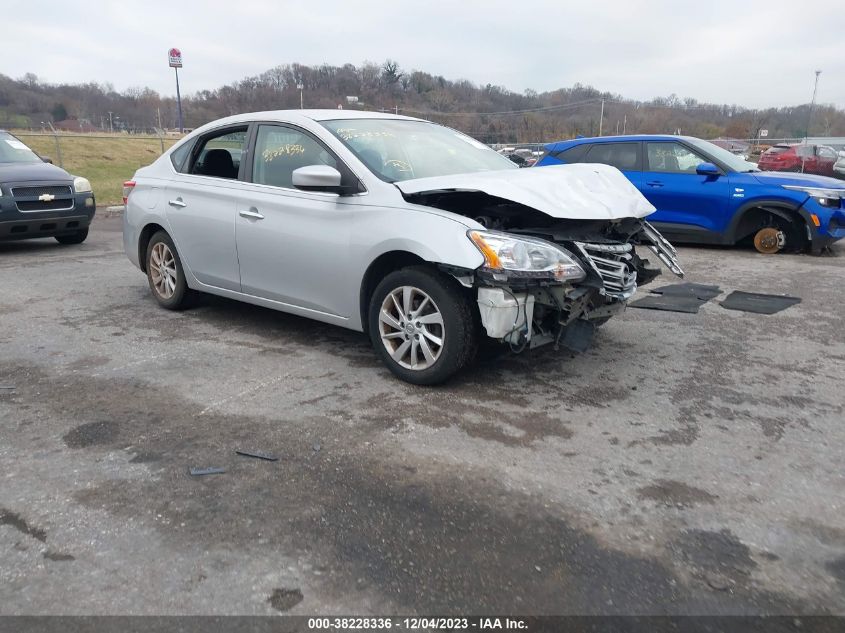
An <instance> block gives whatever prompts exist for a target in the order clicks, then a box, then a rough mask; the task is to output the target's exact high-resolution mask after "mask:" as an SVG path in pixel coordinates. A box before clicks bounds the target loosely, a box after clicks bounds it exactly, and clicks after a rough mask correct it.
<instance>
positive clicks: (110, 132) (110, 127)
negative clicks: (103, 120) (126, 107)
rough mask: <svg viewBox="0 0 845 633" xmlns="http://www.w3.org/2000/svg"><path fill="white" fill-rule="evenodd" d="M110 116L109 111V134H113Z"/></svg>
mask: <svg viewBox="0 0 845 633" xmlns="http://www.w3.org/2000/svg"><path fill="white" fill-rule="evenodd" d="M111 115H112V112H111V110H109V134H114V126H113V125H112V121H111Z"/></svg>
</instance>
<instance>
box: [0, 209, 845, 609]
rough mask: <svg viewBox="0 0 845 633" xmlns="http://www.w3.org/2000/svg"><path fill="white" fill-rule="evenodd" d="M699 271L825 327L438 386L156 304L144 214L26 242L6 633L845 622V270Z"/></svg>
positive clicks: (6, 358)
mask: <svg viewBox="0 0 845 633" xmlns="http://www.w3.org/2000/svg"><path fill="white" fill-rule="evenodd" d="M679 252H680V257H681V260H682V262H683V264H684V265H685V267H686V269H687V272H688V278H689V280H691V281H696V282H700V283H707V284H719V286H720V287H721V288H722V289H723V290H725V291H731V290H745V291H751V292H772V293H783V294H790V295H794V296H798V297H801V299H802V302H801V303H800V304H799V305H796V306H792V307H790V308H788V309H786V310H785V311H783V312H780V313H778V314H775V315H770V316H767V315H759V314H750V313H745V312H736V311H730V310H726V309H724V308H722V307H721V306H720V305H719V302H720V301H721V300H722V299H724V297H725V295H724V294H723V295H721V296H720V297H719V298H717V299H715V300H712V301H710V302H708V303H706V304H705V305H704V306H703V307H702V308H701V310H700V312H699V313H698V314H680V313H672V312H658V311H652V310H637V309H629V310H627V311H626V312H625V313H624V314H623V315H621V316H620V317H618V318H614V319H612V320H611V321H610V322H609V323H608V324H607V325H605V326H604V327H602V328H601V329H600V331H599V333H598V335H597V337H596V340H595V345H594V347H593V348H592V349H591V350H590V351H588V352H586V353H584V354H581V355H579V356H572V355H570V354H568V353H565V352H563V351H560V352H555V351H554V350H552V349H551V348H545V349H538V350H534V351H531V352H528V353H524V354H522V355H520V356H506V357H504V358H495V359H489V358H488V359H487V360H484V361H481V362H479V363H477V364H476V365H474V366H473V367H472V368H471V369H470V370H469V371H467V372H465V373H463V374H462V375H460V376H459V377H458V378H456V379H455V380H453V381H452V382H451V383H449V384H447V385H445V386H442V387H437V388H423V387H415V386H411V385H408V384H404V383H401V382H398V381H397V380H396V379H395V378H393V377H392V375H391V374H390V373H389V372H388V371H387V370H386V369H385V368H384V367H382V365H381V364H380V362H379V361H378V359H377V358H376V357H375V355H374V353H373V352H372V350H371V348H370V345H369V341H368V339H367V338H366V337H365V336H364V335H362V334H358V333H355V332H351V331H347V330H343V329H340V328H336V327H331V326H327V325H324V324H320V323H317V322H313V321H309V320H306V319H303V318H299V317H294V316H289V315H285V314H282V313H278V312H273V311H271V310H267V309H263V308H258V307H254V306H249V305H246V304H240V303H237V302H234V301H229V300H224V299H219V298H213V297H208V298H205V299H203V300H202V301H201V303H200V305H199V306H198V307H196V308H194V309H191V310H188V311H185V312H181V313H174V312H168V311H165V310H162V309H160V308H158V307H157V305H156V304H155V303H154V301H153V300H152V298H151V296H150V294H149V289H148V287H147V282H146V278H145V277H144V275H143V274H142V273H141V272H140V271H138V270H136V269H135V268H133V267H132V266H131V265H130V263H129V262H128V260H127V259H126V257H125V255H124V254H123V251H122V242H121V234H120V219H119V218H107V219H102V220H97V221H96V222H95V224H94V228H93V230H92V233H91V236H90V237H89V240H88V241H87V242H85V243H84V244H82V245H81V246H73V247H63V246H59V245H58V244H57V243H56V242H55V241H53V240H39V241H30V242H18V243H5V244H0V614H36V613H39V614H43V613H50V614H272V613H279V612H284V613H290V614H328V613H347V614H350V613H357V614H398V613H403V614H408V613H428V614H432V613H435V614H443V613H453V614H455V613H476V614H477V613H490V612H495V613H522V614H701V613H710V614H712V613H719V614H759V613H789V614H794V613H803V614H822V613H837V614H845V469H843V454H845V452H843V446H845V428H844V427H843V420H845V415H844V414H843V405H845V396H843V393H845V372H843V367H845V328H843V316H842V315H843V314H845V294H843V285H845V247H843V246H842V245H839V246H836V247H835V248H834V256H831V257H821V258H815V257H809V256H803V255H789V254H782V255H776V256H762V255H758V254H756V253H755V252H753V251H750V250H745V249H725V248H680V249H679ZM674 281H676V280H675V279H674V278H672V277H671V275H668V274H667V275H664V277H663V279H662V280H658V282H656V284H655V285H659V284H660V283H666V282H674ZM640 294H641V295H644V294H645V291H642V290H641V291H640ZM236 450H245V451H258V452H263V453H269V454H273V455H275V456H277V457H278V458H279V459H278V461H267V460H261V459H256V458H251V457H245V456H241V455H237V454H236V453H235V451H236ZM212 467H214V468H222V469H225V472H224V473H221V474H212V475H206V476H191V475H190V474H189V469H190V468H212Z"/></svg>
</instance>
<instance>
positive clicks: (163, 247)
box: [148, 242, 177, 299]
mask: <svg viewBox="0 0 845 633" xmlns="http://www.w3.org/2000/svg"><path fill="white" fill-rule="evenodd" d="M148 266H149V271H150V279H151V280H152V282H153V288H155V291H156V293H157V294H158V295H159V296H160V297H161V298H162V299H170V298H171V297H172V296H173V293H174V292H176V280H177V272H176V259H175V258H174V257H173V251H171V250H170V247H169V246H168V245H167V244H165V243H164V242H158V243H157V244H155V245H153V248H152V250H151V251H150V261H149V262H148Z"/></svg>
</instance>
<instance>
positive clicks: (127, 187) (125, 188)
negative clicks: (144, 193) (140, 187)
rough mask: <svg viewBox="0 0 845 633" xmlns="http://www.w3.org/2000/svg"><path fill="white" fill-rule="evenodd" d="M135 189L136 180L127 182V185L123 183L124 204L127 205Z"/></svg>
mask: <svg viewBox="0 0 845 633" xmlns="http://www.w3.org/2000/svg"><path fill="white" fill-rule="evenodd" d="M134 188H135V181H134V180H127V181H126V182H125V183H123V204H126V201H127V200H128V199H129V194H130V193H132V190H133V189H134Z"/></svg>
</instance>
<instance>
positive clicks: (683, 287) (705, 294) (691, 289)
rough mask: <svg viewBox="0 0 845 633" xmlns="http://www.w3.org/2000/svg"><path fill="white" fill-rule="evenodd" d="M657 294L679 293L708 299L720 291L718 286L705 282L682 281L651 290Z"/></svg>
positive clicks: (717, 294)
mask: <svg viewBox="0 0 845 633" xmlns="http://www.w3.org/2000/svg"><path fill="white" fill-rule="evenodd" d="M651 292H652V293H653V294H657V295H681V296H684V297H695V298H697V299H700V300H701V301H710V299H712V298H713V297H717V296H719V295H720V294H721V293H722V290H721V288H719V286H710V285H707V284H696V283H690V282H687V283H683V284H670V285H668V286H661V287H660V288H655V289H654V290H652V291H651Z"/></svg>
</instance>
